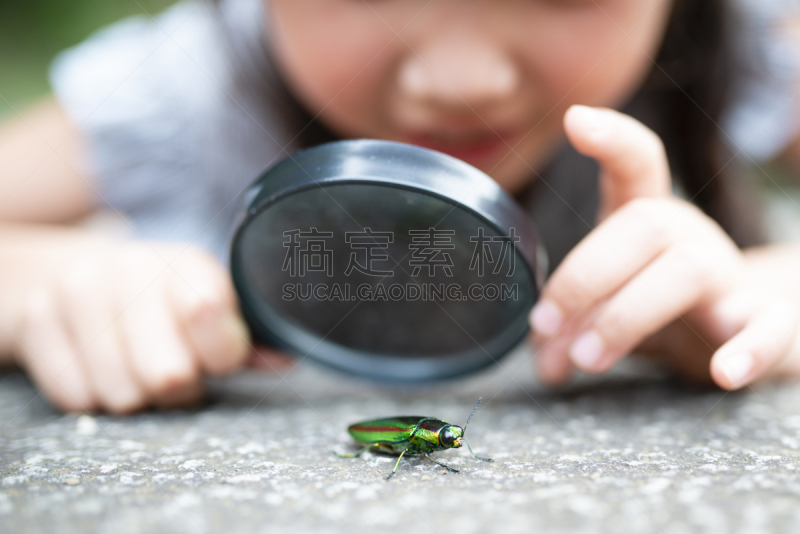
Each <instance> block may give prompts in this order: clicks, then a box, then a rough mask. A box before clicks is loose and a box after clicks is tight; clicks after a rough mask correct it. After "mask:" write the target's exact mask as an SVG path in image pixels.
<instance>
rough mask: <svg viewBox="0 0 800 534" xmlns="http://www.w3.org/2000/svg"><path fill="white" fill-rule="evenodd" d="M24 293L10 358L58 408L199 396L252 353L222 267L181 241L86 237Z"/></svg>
mask: <svg viewBox="0 0 800 534" xmlns="http://www.w3.org/2000/svg"><path fill="white" fill-rule="evenodd" d="M89 248H90V249H91V250H90V251H88V252H86V253H84V251H81V254H80V255H79V256H80V259H78V260H75V261H72V262H71V263H68V264H66V265H63V266H59V267H60V268H59V269H57V272H58V273H59V274H58V275H57V276H56V277H55V278H53V279H51V280H49V281H48V282H47V283H46V284H44V285H41V286H39V287H37V288H36V289H35V290H34V291H32V292H31V293H30V294H29V296H28V297H27V298H26V299H25V300H24V301H23V304H22V306H21V310H20V313H19V317H18V320H17V328H16V329H15V333H14V338H15V339H16V341H17V342H18V344H19V347H18V349H17V351H16V352H17V355H18V356H17V357H18V359H19V361H20V363H21V364H22V365H23V366H24V367H25V368H26V369H27V370H28V372H29V374H30V376H31V377H32V378H33V380H34V382H36V383H37V385H38V386H39V387H40V388H41V389H42V390H43V392H44V393H45V395H46V396H47V397H48V398H49V399H50V400H51V401H52V402H53V403H54V404H55V405H56V406H57V407H59V408H61V409H63V410H71V411H87V410H107V411H110V412H113V413H126V412H132V411H135V410H139V409H142V408H144V407H146V406H159V407H172V406H180V405H185V404H187V403H191V402H193V401H195V400H197V399H198V398H199V397H200V396H201V395H202V392H203V382H202V376H203V375H204V374H208V375H220V374H224V373H228V372H230V371H233V370H234V369H236V368H238V367H240V366H241V365H242V364H243V363H244V361H245V358H246V357H247V355H248V354H249V353H250V351H251V345H250V341H249V334H248V331H247V328H246V326H245V324H244V322H243V320H242V318H241V316H240V315H239V312H238V308H237V302H236V297H235V293H234V290H233V286H232V284H231V281H230V278H229V276H228V274H227V272H226V271H225V269H224V268H223V267H222V266H221V265H219V263H218V262H217V261H216V260H215V259H214V258H213V257H211V256H210V255H208V254H206V253H205V252H203V251H201V250H199V249H195V248H191V247H189V248H186V247H185V246H167V245H149V244H144V243H137V244H119V243H112V242H108V241H103V242H102V243H100V244H97V243H93V244H92V246H91V247H89Z"/></svg>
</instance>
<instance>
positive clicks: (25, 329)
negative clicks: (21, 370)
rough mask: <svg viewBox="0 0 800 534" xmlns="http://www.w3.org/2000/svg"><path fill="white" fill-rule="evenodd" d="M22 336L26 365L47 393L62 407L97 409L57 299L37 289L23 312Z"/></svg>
mask: <svg viewBox="0 0 800 534" xmlns="http://www.w3.org/2000/svg"><path fill="white" fill-rule="evenodd" d="M22 314H23V315H22V324H21V328H20V334H19V339H20V340H21V341H20V345H21V348H22V351H21V354H22V358H23V361H22V364H23V366H24V367H25V368H26V369H27V370H28V372H29V373H30V375H31V377H32V378H33V380H34V382H36V384H38V385H39V387H40V388H41V389H42V392H43V393H44V394H45V396H46V397H47V398H48V399H50V401H51V402H52V403H53V404H55V405H56V406H58V407H59V408H61V409H62V410H67V411H75V412H86V411H92V410H94V409H95V401H94V398H93V395H92V390H91V388H90V386H89V380H88V379H87V377H86V375H85V374H84V369H83V367H82V364H81V362H80V360H79V359H78V355H77V352H76V351H75V348H74V347H73V345H72V341H71V340H70V338H69V336H68V334H67V332H66V329H65V328H64V326H63V325H62V324H61V318H60V316H59V313H58V309H57V307H56V305H55V302H54V300H53V298H52V297H51V296H50V294H49V293H48V292H46V291H45V290H41V291H35V292H34V293H33V294H32V295H31V297H30V298H29V299H28V302H27V303H26V305H25V308H24V310H23V312H22Z"/></svg>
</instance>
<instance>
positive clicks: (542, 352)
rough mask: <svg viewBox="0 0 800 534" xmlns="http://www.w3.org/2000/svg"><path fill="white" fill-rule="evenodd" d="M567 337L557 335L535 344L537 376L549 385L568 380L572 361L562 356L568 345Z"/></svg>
mask: <svg viewBox="0 0 800 534" xmlns="http://www.w3.org/2000/svg"><path fill="white" fill-rule="evenodd" d="M569 341H570V340H569V338H566V337H558V338H555V339H552V340H549V341H546V342H544V343H543V344H542V345H541V346H538V345H537V346H536V356H535V358H536V368H537V371H538V376H539V378H541V379H542V381H543V382H545V383H546V384H550V385H553V386H555V385H558V384H562V383H564V382H566V381H567V380H569V377H570V375H571V374H572V363H571V362H570V361H569V359H568V358H564V357H563V354H564V353H566V351H567V348H568V347H569V345H568V343H569Z"/></svg>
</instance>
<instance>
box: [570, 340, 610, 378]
mask: <svg viewBox="0 0 800 534" xmlns="http://www.w3.org/2000/svg"><path fill="white" fill-rule="evenodd" d="M604 349H605V343H603V339H602V338H601V337H600V335H599V334H598V333H597V332H595V331H593V330H589V331H588V332H584V333H583V334H581V335H580V336H579V337H578V339H576V340H575V342H574V343H573V344H572V346H571V347H570V348H569V357H570V359H571V360H572V361H573V363H575V365H577V366H578V367H580V368H581V369H585V370H587V371H591V370H593V369H595V368H596V367H597V364H598V363H599V362H600V358H602V357H603V350H604Z"/></svg>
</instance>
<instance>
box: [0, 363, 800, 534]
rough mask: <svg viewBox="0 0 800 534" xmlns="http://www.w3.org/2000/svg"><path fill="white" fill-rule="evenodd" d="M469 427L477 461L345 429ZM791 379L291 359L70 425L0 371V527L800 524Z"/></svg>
mask: <svg viewBox="0 0 800 534" xmlns="http://www.w3.org/2000/svg"><path fill="white" fill-rule="evenodd" d="M479 395H482V396H483V397H484V402H483V403H482V404H481V408H480V409H479V410H478V412H477V414H476V415H475V418H474V419H473V421H472V424H471V425H470V430H469V438H470V441H471V443H472V445H473V447H474V449H475V452H476V453H477V454H479V455H480V454H483V455H488V456H491V457H493V458H495V462H494V463H491V464H487V463H483V462H479V461H477V460H475V459H473V458H471V457H470V455H469V453H468V452H467V451H466V450H451V451H445V452H441V453H437V455H436V456H435V457H436V458H437V459H438V460H439V461H441V462H445V463H447V464H448V465H450V466H452V467H455V468H457V469H460V470H461V472H460V473H458V474H448V473H446V472H445V471H444V470H443V469H442V468H441V467H439V466H436V465H433V464H431V463H430V462H427V461H425V460H424V459H418V458H413V459H409V460H408V461H406V460H404V461H403V462H402V463H401V466H400V469H399V470H398V473H397V475H396V476H395V477H394V478H393V479H392V480H391V481H389V482H387V481H385V480H384V478H385V476H386V475H387V474H388V473H389V472H390V471H391V468H392V465H393V462H394V460H393V459H392V458H390V457H385V456H380V455H377V454H371V453H367V454H364V455H363V456H362V457H361V458H358V459H342V458H338V457H336V456H334V455H333V454H332V453H331V450H332V449H336V450H339V451H354V450H355V447H354V446H353V445H352V444H351V442H350V440H349V437H348V435H347V433H346V430H345V429H346V427H347V425H348V424H350V423H353V422H355V421H358V420H360V419H364V418H371V417H382V416H390V415H401V414H407V415H412V414H422V415H432V416H437V417H440V418H443V419H445V420H448V421H450V422H452V423H456V424H463V423H464V421H465V419H466V417H467V415H468V414H469V412H470V410H471V408H472V406H473V405H474V403H475V401H476V399H477V397H478V396H479ZM799 448H800V387H798V386H797V385H792V384H783V385H781V384H774V385H767V386H759V387H758V388H757V389H747V390H746V391H744V392H741V393H727V394H726V393H725V392H722V391H720V390H715V389H709V390H704V389H695V388H692V387H689V386H686V385H685V384H681V383H677V382H673V381H670V380H667V379H665V378H662V377H659V376H658V375H656V374H654V373H652V372H649V371H646V372H645V371H641V370H637V369H635V368H628V369H627V370H626V369H624V368H623V369H621V370H619V371H617V372H615V373H614V374H613V375H611V376H607V377H603V378H601V379H592V380H588V379H583V380H579V381H578V383H577V384H575V385H573V386H571V387H570V388H569V389H567V390H565V391H561V392H550V391H547V390H544V389H543V388H541V387H539V386H537V385H536V382H535V380H534V378H533V376H532V374H531V371H530V364H529V354H528V353H527V351H526V350H524V349H521V350H519V351H517V352H516V353H515V354H513V355H512V356H511V357H509V358H508V359H506V360H505V361H504V362H503V365H502V366H500V367H498V368H495V369H492V370H491V371H489V372H487V373H483V374H481V375H479V376H475V377H471V378H469V379H466V380H463V381H456V382H451V383H447V384H444V385H441V384H440V385H433V386H429V387H426V388H418V389H408V388H400V389H398V388H394V389H392V388H383V387H379V386H376V385H369V384H363V383H360V382H357V381H353V380H351V379H347V378H343V377H340V376H338V375H335V374H333V373H330V372H327V371H324V370H320V369H317V368H314V367H311V366H301V367H299V368H297V369H295V370H294V371H292V372H291V373H289V374H288V375H287V376H286V377H285V379H280V378H278V377H270V376H264V375H256V374H250V375H240V376H237V377H234V378H231V379H229V380H224V381H219V382H215V383H214V384H212V395H211V398H210V399H209V401H208V403H207V404H206V405H204V406H202V407H199V408H198V409H196V410H193V411H176V412H149V413H144V414H140V415H135V416H132V417H126V418H117V417H108V416H100V417H89V416H86V415H83V416H75V415H61V414H59V413H56V412H54V411H53V410H52V409H51V408H50V407H48V405H47V404H46V403H45V402H44V401H43V400H42V399H41V397H38V396H37V395H36V391H35V390H34V389H32V388H31V386H30V385H29V383H28V382H27V380H26V379H25V377H24V376H23V375H22V374H19V373H7V374H4V375H0V532H66V533H69V532H86V531H92V532H101V533H103V532H108V533H122V534H126V533H133V532H148V533H158V532H189V533H209V534H210V533H213V532H226V533H227V532H245V533H247V532H265V533H272V532H276V533H278V532H280V533H283V532H290V531H291V532H293V533H302V532H313V533H315V534H325V533H340V532H341V533H365V534H366V533H370V532H377V531H380V532H387V531H391V532H415V533H426V532H432V533H437V534H445V533H447V532H458V533H459V534H469V533H490V532H503V533H515V532H526V533H527V532H537V533H550V532H581V533H584V532H586V533H592V532H597V533H605V532H609V533H612V532H613V533H614V534H624V533H628V532H631V533H633V532H635V533H647V532H658V533H666V534H673V533H674V534H679V533H688V532H714V533H717V532H742V533H745V532H746V533H748V534H756V533H760V532H798V531H800V477H798V471H800V450H798V449H799Z"/></svg>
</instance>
